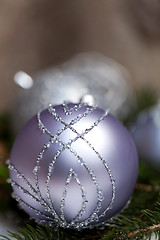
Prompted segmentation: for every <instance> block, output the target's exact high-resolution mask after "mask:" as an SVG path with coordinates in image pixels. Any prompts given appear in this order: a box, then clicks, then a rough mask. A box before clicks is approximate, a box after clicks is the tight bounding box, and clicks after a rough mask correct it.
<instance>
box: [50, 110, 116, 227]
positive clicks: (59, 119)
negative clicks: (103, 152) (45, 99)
mask: <svg viewBox="0 0 160 240" xmlns="http://www.w3.org/2000/svg"><path fill="white" fill-rule="evenodd" d="M49 112H50V113H51V114H52V115H53V116H54V118H55V119H56V120H57V121H60V122H61V123H62V124H64V125H65V126H68V128H70V129H71V130H72V131H73V132H74V133H76V134H77V137H76V138H75V139H73V140H70V142H69V143H70V146H71V144H72V143H73V142H75V141H76V140H77V139H79V138H82V139H83V140H84V141H85V142H86V143H87V144H88V146H89V147H90V148H91V149H92V150H93V151H94V152H95V153H96V154H97V156H98V157H99V158H100V160H101V161H102V163H103V165H104V166H105V168H106V170H107V172H108V174H109V177H110V181H111V184H112V199H111V201H110V204H109V205H108V207H107V208H106V210H105V211H104V212H103V213H102V214H101V215H100V216H99V218H100V217H103V216H104V215H105V213H106V212H107V211H108V210H109V209H111V207H112V204H113V202H114V199H115V181H114V179H113V176H112V174H111V170H110V169H109V167H108V165H107V164H106V163H105V160H103V159H102V157H101V156H100V154H99V153H98V152H97V151H96V150H95V148H94V147H93V146H92V145H91V144H90V143H89V141H87V140H86V139H85V138H84V135H86V134H87V133H88V132H90V131H91V130H92V129H93V128H94V127H96V126H98V124H99V123H100V122H101V121H102V120H103V119H104V118H105V117H106V116H107V114H108V111H106V112H105V114H103V115H102V116H101V117H100V118H99V119H98V120H97V121H96V122H95V123H94V124H93V125H92V126H91V127H90V128H88V129H86V130H85V131H84V132H83V133H82V134H79V133H78V132H77V131H76V130H75V129H74V128H73V127H72V126H71V125H69V124H68V123H66V122H65V121H63V119H62V118H61V117H60V116H59V115H58V114H57V113H56V111H55V109H54V108H53V107H52V105H49ZM93 179H94V178H93V177H92V180H93ZM97 194H98V199H99V200H100V202H98V203H97V209H95V211H94V212H93V214H92V215H91V216H90V217H89V218H88V219H87V223H86V222H85V224H88V223H90V222H92V221H95V219H97V221H98V220H99V219H98V216H97V213H98V212H99V210H100V206H101V201H102V199H103V197H102V195H103V193H102V191H99V190H98V191H97ZM99 194H100V196H99Z"/></svg>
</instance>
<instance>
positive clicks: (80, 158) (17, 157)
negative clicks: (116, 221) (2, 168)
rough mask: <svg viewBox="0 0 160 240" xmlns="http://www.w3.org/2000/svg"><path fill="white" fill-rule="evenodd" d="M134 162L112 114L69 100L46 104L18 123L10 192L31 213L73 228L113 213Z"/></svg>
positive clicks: (124, 196)
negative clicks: (25, 122) (22, 123)
mask: <svg viewBox="0 0 160 240" xmlns="http://www.w3.org/2000/svg"><path fill="white" fill-rule="evenodd" d="M137 168H138V161H137V153H136V148H135V145H134V143H133V141H132V139H131V137H130V135H129V133H128V131H127V130H126V129H125V128H124V127H123V126H122V125H121V123H120V122H119V121H118V120H117V119H116V118H114V117H113V116H112V115H111V114H109V113H108V111H107V112H106V111H104V110H101V109H99V108H96V107H91V106H87V105H85V104H78V105H76V104H70V103H69V104H65V103H64V104H63V105H57V106H52V105H51V104H50V105H49V107H48V109H46V110H43V111H42V112H39V113H38V114H37V116H35V117H33V118H32V119H31V120H30V121H29V122H28V123H27V124H26V125H25V126H24V128H23V129H22V130H21V132H20V133H19V135H18V136H17V138H16V140H15V143H14V145H13V148H12V151H11V158H10V165H9V169H10V178H11V180H10V182H11V184H12V186H13V189H14V197H15V199H16V200H17V201H18V202H19V204H20V206H21V207H23V208H24V210H25V211H26V212H27V213H28V214H29V215H30V216H31V217H32V218H34V219H36V221H37V222H38V223H45V224H49V225H51V226H53V225H56V226H61V227H65V228H75V229H82V228H87V227H93V226H97V225H99V224H102V223H104V222H106V221H107V220H109V219H111V218H112V217H113V216H115V215H116V214H117V213H119V212H120V211H121V210H122V209H123V208H124V207H125V205H126V204H127V202H128V200H129V199H130V197H131V194H132V192H133V189H134V186H135V182H136V178H137Z"/></svg>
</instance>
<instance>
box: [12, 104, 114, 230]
mask: <svg viewBox="0 0 160 240" xmlns="http://www.w3.org/2000/svg"><path fill="white" fill-rule="evenodd" d="M84 106H85V104H84V103H82V104H78V105H75V106H74V107H73V108H70V109H69V108H68V105H67V104H66V103H64V104H63V111H64V113H65V115H72V114H73V113H75V112H77V111H78V110H79V109H81V108H83V107H84ZM95 109H96V107H87V108H86V110H85V111H84V112H83V113H80V114H77V116H76V117H75V118H73V119H72V120H71V121H70V122H69V123H67V122H65V121H64V120H63V119H62V117H60V116H59V115H58V113H57V112H56V110H55V108H54V107H53V106H52V105H51V104H49V106H48V112H49V113H50V114H51V115H52V116H53V117H54V119H55V120H56V121H58V122H60V123H62V125H63V127H62V128H61V129H59V130H58V131H57V133H56V134H53V133H51V132H50V131H49V130H48V129H47V127H46V126H45V125H44V124H43V122H42V120H41V112H39V113H38V114H37V121H38V126H39V128H40V129H41V131H42V133H46V134H47V135H49V137H50V139H49V141H48V142H47V143H45V144H44V146H43V148H42V150H41V152H40V153H39V155H38V156H37V160H36V165H35V167H34V169H33V173H34V177H35V188H34V187H33V186H32V184H31V183H30V182H29V180H27V179H26V178H25V177H24V175H23V174H22V173H20V172H19V171H18V170H17V169H16V168H15V167H14V166H13V165H12V164H9V169H10V170H11V171H14V172H15V173H16V175H17V177H18V178H20V179H21V180H22V181H23V182H24V183H25V184H26V185H27V186H28V188H29V190H30V191H28V190H26V189H25V188H24V187H22V186H20V185H19V184H17V183H16V182H15V181H13V180H11V179H10V180H9V182H10V183H11V185H12V186H16V187H17V188H19V190H20V191H22V192H23V193H24V194H26V195H27V196H29V197H31V198H32V199H33V200H34V201H36V202H37V203H38V204H39V205H40V206H41V207H43V209H44V212H43V213H42V212H41V211H39V210H37V209H36V208H34V207H32V206H30V205H29V204H28V203H27V202H25V201H24V200H23V199H21V198H20V197H18V196H17V195H16V194H14V198H15V199H16V200H17V201H18V202H19V204H20V205H21V207H23V205H25V206H27V207H28V208H30V209H31V210H33V211H34V212H35V213H36V215H40V216H42V217H43V218H44V219H43V220H39V219H35V220H36V221H37V222H39V223H45V224H46V223H47V224H49V225H51V226H53V225H58V226H61V227H66V228H76V229H79V228H86V227H88V226H89V225H90V223H92V222H98V221H99V219H100V218H102V217H104V216H105V214H106V212H107V211H108V210H109V209H111V208H112V205H113V202H114V199H115V181H114V178H113V176H112V173H111V170H110V168H109V166H108V165H107V164H106V161H105V160H104V159H103V157H102V156H101V155H100V153H99V152H98V151H97V150H96V148H95V147H94V146H92V144H91V143H90V142H89V141H88V140H87V139H86V138H85V136H86V135H87V134H88V133H89V132H90V131H92V129H94V128H95V127H96V126H98V125H99V123H100V122H101V121H103V119H104V118H105V117H106V116H107V114H108V111H106V112H105V113H104V114H103V115H102V116H101V117H99V118H98V119H97V120H96V121H95V122H94V123H93V125H91V126H90V127H89V128H87V129H85V130H84V131H82V133H79V132H78V131H77V130H76V129H75V128H74V127H73V126H74V125H75V124H76V123H77V122H79V121H80V120H81V119H82V118H84V117H87V116H88V115H89V114H91V113H93V111H94V110H95ZM67 129H70V130H71V131H72V132H73V133H75V134H76V137H74V138H73V139H70V140H69V141H68V142H66V143H65V142H63V141H62V140H61V139H60V135H61V134H62V133H63V132H64V131H65V130H67ZM78 139H82V140H83V141H84V142H85V143H86V144H87V145H88V146H89V148H90V149H91V150H92V151H93V152H94V153H95V154H96V155H97V157H98V158H99V160H100V161H101V162H102V163H103V166H104V167H105V169H106V171H107V173H108V175H109V178H110V182H111V185H112V198H111V200H110V203H109V205H108V206H107V207H106V209H105V211H103V213H101V214H100V215H98V214H99V211H100V210H101V204H102V201H103V200H104V197H103V192H102V190H101V189H100V186H99V183H98V179H97V177H96V175H95V173H94V171H93V170H92V168H91V167H90V166H88V164H87V163H86V162H85V161H84V159H83V158H82V157H81V156H79V155H78V153H77V152H76V151H75V150H74V149H73V148H72V144H73V143H75V142H76V141H77V140H78ZM53 144H57V145H58V146H59V148H58V151H57V153H56V154H55V155H54V156H53V159H52V161H51V163H50V164H49V167H48V174H47V180H46V193H47V199H44V198H43V197H42V195H41V191H40V186H39V179H38V173H39V171H40V168H41V166H40V165H41V161H42V160H43V155H44V153H45V152H46V151H47V149H48V148H50V147H51V145H53ZM66 149H68V150H69V151H70V153H71V154H73V156H74V157H75V158H76V159H77V161H78V162H79V163H80V165H81V167H84V168H85V169H86V171H87V173H88V174H89V176H90V178H91V180H92V181H93V183H94V185H95V188H96V192H97V205H96V207H95V209H94V211H93V212H92V213H91V214H90V216H89V217H88V218H87V219H85V220H84V221H80V219H81V218H82V216H83V214H84V213H85V212H86V207H87V204H88V200H87V195H86V193H85V190H84V187H83V186H82V184H81V183H80V180H79V178H78V175H77V173H76V172H75V171H74V170H73V169H72V168H71V169H70V171H69V173H68V177H67V179H66V182H65V186H64V192H63V195H62V199H61V205H60V212H61V214H60V215H58V214H57V213H56V211H55V209H54V204H53V202H52V200H51V195H50V181H51V176H52V174H53V171H54V165H55V162H56V161H58V158H59V156H60V155H61V154H62V152H63V151H65V150H66ZM72 178H74V180H75V181H76V183H77V185H78V187H79V188H80V191H81V195H82V207H81V210H80V211H79V212H78V214H77V216H76V217H75V218H74V219H72V221H71V222H67V221H66V219H65V214H64V207H65V200H66V196H67V192H68V188H69V184H70V181H71V179H72Z"/></svg>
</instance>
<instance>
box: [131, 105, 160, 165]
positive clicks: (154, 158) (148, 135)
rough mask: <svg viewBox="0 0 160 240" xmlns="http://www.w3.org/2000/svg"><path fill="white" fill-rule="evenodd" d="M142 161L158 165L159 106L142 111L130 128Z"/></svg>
mask: <svg viewBox="0 0 160 240" xmlns="http://www.w3.org/2000/svg"><path fill="white" fill-rule="evenodd" d="M131 134H132V135H133V138H134V140H135V143H136V146H137V150H138V152H139V155H140V157H141V159H142V160H144V161H146V162H148V163H150V164H152V165H155V164H156V165H157V164H160V148H159V143H160V104H158V105H157V106H155V107H153V108H150V109H148V110H146V111H143V112H142V113H141V114H140V115H139V116H138V118H137V120H136V121H135V123H134V124H133V125H132V127H131Z"/></svg>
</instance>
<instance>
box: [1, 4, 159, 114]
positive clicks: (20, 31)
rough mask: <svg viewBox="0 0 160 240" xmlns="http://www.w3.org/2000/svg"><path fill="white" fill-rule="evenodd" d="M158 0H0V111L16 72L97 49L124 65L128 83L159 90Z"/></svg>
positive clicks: (12, 91) (8, 101)
mask: <svg viewBox="0 0 160 240" xmlns="http://www.w3.org/2000/svg"><path fill="white" fill-rule="evenodd" d="M159 9H160V3H159V1H158V0H153V1H149V0H139V1H138V0H119V1H116V0H107V1H106V0H99V1H97V0H76V1H75V0H69V1H66V0H60V1H59V0H52V1H50V0H34V1H32V0H27V1H25V0H14V1H12V0H2V1H0V112H2V111H7V110H9V109H10V108H11V105H12V102H13V101H14V100H15V98H16V94H17V92H18V88H17V86H15V84H14V83H13V76H14V74H15V73H16V72H17V71H19V70H23V71H25V72H27V73H29V74H34V73H36V72H37V71H39V70H41V69H44V68H46V67H49V66H53V65H55V64H59V63H61V62H63V61H65V60H67V59H69V58H70V57H71V56H72V55H74V54H76V53H79V52H88V51H98V52H100V53H102V54H104V55H105V56H108V57H111V58H113V59H114V60H116V61H118V62H119V63H120V64H122V65H123V66H125V67H126V68H127V69H128V70H129V72H130V74H131V76H132V85H133V87H134V88H136V89H140V88H141V87H143V86H144V85H145V86H146V85H148V86H151V87H153V88H154V89H157V90H160V81H159V76H160V11H159Z"/></svg>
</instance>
